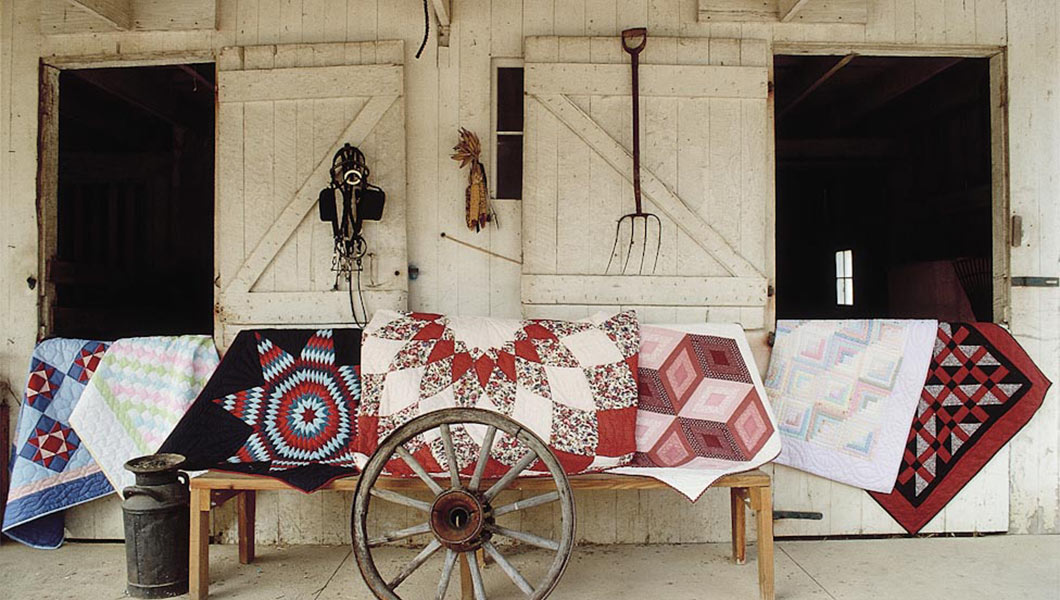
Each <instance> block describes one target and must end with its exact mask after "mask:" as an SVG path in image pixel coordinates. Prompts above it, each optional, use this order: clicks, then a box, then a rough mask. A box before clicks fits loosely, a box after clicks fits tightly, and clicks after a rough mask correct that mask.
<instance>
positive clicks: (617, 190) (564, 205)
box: [522, 31, 773, 329]
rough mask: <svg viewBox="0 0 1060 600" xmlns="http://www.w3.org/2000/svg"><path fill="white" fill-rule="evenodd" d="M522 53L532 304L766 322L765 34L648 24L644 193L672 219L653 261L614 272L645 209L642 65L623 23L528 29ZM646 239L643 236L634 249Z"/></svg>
mask: <svg viewBox="0 0 1060 600" xmlns="http://www.w3.org/2000/svg"><path fill="white" fill-rule="evenodd" d="M525 60H526V64H525V90H526V100H525V103H526V113H525V114H526V118H525V119H526V122H525V138H524V140H525V141H524V151H523V157H524V158H523V161H524V172H523V182H524V183H523V188H524V189H525V190H526V192H525V194H524V196H525V198H524V200H523V203H524V204H523V260H524V263H523V276H522V302H523V306H524V309H525V311H526V312H527V314H528V315H530V316H574V315H575V314H576V313H579V312H581V313H582V314H584V312H586V310H592V307H618V306H623V307H636V308H641V309H643V310H644V311H645V312H649V313H651V314H650V315H647V318H650V319H653V320H655V319H678V320H698V321H702V320H712V321H719V320H720V321H732V322H739V323H741V324H743V325H744V327H746V328H749V329H757V328H762V327H763V326H765V325H766V320H767V318H769V317H767V315H766V312H767V311H766V310H765V308H766V306H767V304H768V294H767V289H768V283H769V281H768V278H769V277H770V276H771V272H772V259H771V248H772V245H771V244H772V242H771V240H772V223H771V217H770V214H771V206H772V203H773V142H772V128H771V126H770V124H769V122H770V120H769V105H768V96H769V91H768V77H769V72H768V62H769V60H770V56H769V50H768V46H767V43H766V42H764V41H761V40H723V39H710V40H708V39H681V40H678V39H676V38H654V37H650V31H649V37H648V39H647V44H646V47H645V49H644V51H643V53H642V54H641V55H640V61H641V65H640V85H639V90H640V95H641V102H640V104H641V115H640V123H641V157H642V160H641V184H642V189H643V197H644V206H645V210H646V211H648V212H652V213H655V214H657V215H658V216H659V217H660V218H661V223H662V240H661V244H660V253H659V254H660V256H659V261H658V266H657V268H656V269H655V273H654V274H637V273H636V270H635V269H634V273H633V274H628V273H629V272H628V271H627V274H616V273H614V271H613V270H612V272H610V273H607V274H605V272H606V271H607V265H608V260H609V258H610V256H611V255H612V248H613V247H614V239H615V224H616V221H617V220H618V218H619V216H620V215H623V214H625V213H630V212H632V211H633V207H634V198H633V189H632V179H633V156H632V125H631V120H632V119H631V116H632V115H631V110H632V107H631V104H632V97H631V89H632V88H631V82H630V64H629V56H628V55H627V54H626V53H625V52H624V51H623V50H622V45H621V42H620V40H619V38H618V36H615V37H610V38H578V37H539V38H528V39H527V40H526V49H525ZM639 227H640V226H639V225H638V228H639ZM652 227H654V224H653V225H652ZM628 231H629V230H628V228H627V229H625V230H623V234H622V235H623V236H625V237H623V238H622V239H621V240H620V242H619V244H618V247H619V251H620V252H621V251H622V250H624V248H625V247H626V244H627V242H628V235H629V234H628ZM654 235H655V232H654V231H652V232H651V233H650V234H649V236H648V237H649V243H651V244H653V245H654V242H655V238H654ZM652 250H653V247H652V248H649V249H648V253H649V254H650V253H651V252H652ZM641 251H642V248H640V247H639V245H638V246H637V247H636V248H635V249H634V252H635V253H636V256H634V258H633V262H634V263H635V262H636V261H637V260H639V256H640V254H641ZM650 260H651V259H650V258H649V261H650ZM650 266H651V265H650V264H649V267H650ZM649 270H650V269H649Z"/></svg>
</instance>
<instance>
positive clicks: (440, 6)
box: [431, 0, 452, 46]
mask: <svg viewBox="0 0 1060 600" xmlns="http://www.w3.org/2000/svg"><path fill="white" fill-rule="evenodd" d="M450 2H451V0H431V5H432V6H433V7H434V14H435V16H436V17H438V29H439V32H438V44H439V45H441V46H448V45H449V24H450V22H451V20H452V4H451V3H450Z"/></svg>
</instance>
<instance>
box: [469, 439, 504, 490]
mask: <svg viewBox="0 0 1060 600" xmlns="http://www.w3.org/2000/svg"><path fill="white" fill-rule="evenodd" d="M496 435H497V428H496V427H494V426H493V425H490V426H489V429H487V430H486V437H485V438H483V440H482V449H481V450H480V451H479V454H478V462H477V463H475V473H474V474H473V475H472V476H471V483H470V484H468V488H469V489H470V490H471V491H472V492H477V491H478V486H479V484H480V483H482V473H484V472H485V471H486V463H487V462H488V461H489V457H490V450H492V449H493V438H494V436H496Z"/></svg>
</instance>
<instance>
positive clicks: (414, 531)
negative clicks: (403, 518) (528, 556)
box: [368, 523, 504, 548]
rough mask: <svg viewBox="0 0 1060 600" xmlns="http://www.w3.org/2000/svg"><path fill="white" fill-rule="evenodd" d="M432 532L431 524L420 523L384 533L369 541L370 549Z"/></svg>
mask: <svg viewBox="0 0 1060 600" xmlns="http://www.w3.org/2000/svg"><path fill="white" fill-rule="evenodd" d="M430 532H431V524H430V523H420V524H419V525H413V526H412V527H406V528H405V529H398V530H397V531H388V532H387V533H384V534H383V535H381V536H379V537H374V538H371V539H369V540H368V547H369V548H372V547H374V546H379V545H380V544H386V543H389V542H396V541H398V540H404V539H408V538H410V537H412V536H414V535H422V534H424V533H430ZM501 535H504V534H501Z"/></svg>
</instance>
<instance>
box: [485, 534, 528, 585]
mask: <svg viewBox="0 0 1060 600" xmlns="http://www.w3.org/2000/svg"><path fill="white" fill-rule="evenodd" d="M482 549H483V550H485V551H486V554H489V555H490V558H492V559H493V560H494V561H496V562H497V566H499V567H500V568H501V570H502V571H504V574H505V575H507V576H508V579H511V580H512V583H514V584H515V587H517V588H519V589H520V590H522V592H523V593H524V594H526V595H527V596H533V595H534V588H533V586H531V585H530V582H528V581H527V580H526V578H525V577H523V575H522V574H521V573H519V570H518V569H516V568H515V565H513V564H512V563H510V562H508V559H507V558H505V557H504V555H503V554H501V553H500V551H499V550H497V547H496V546H494V545H493V543H492V542H489V541H487V542H485V543H483V544H482Z"/></svg>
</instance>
